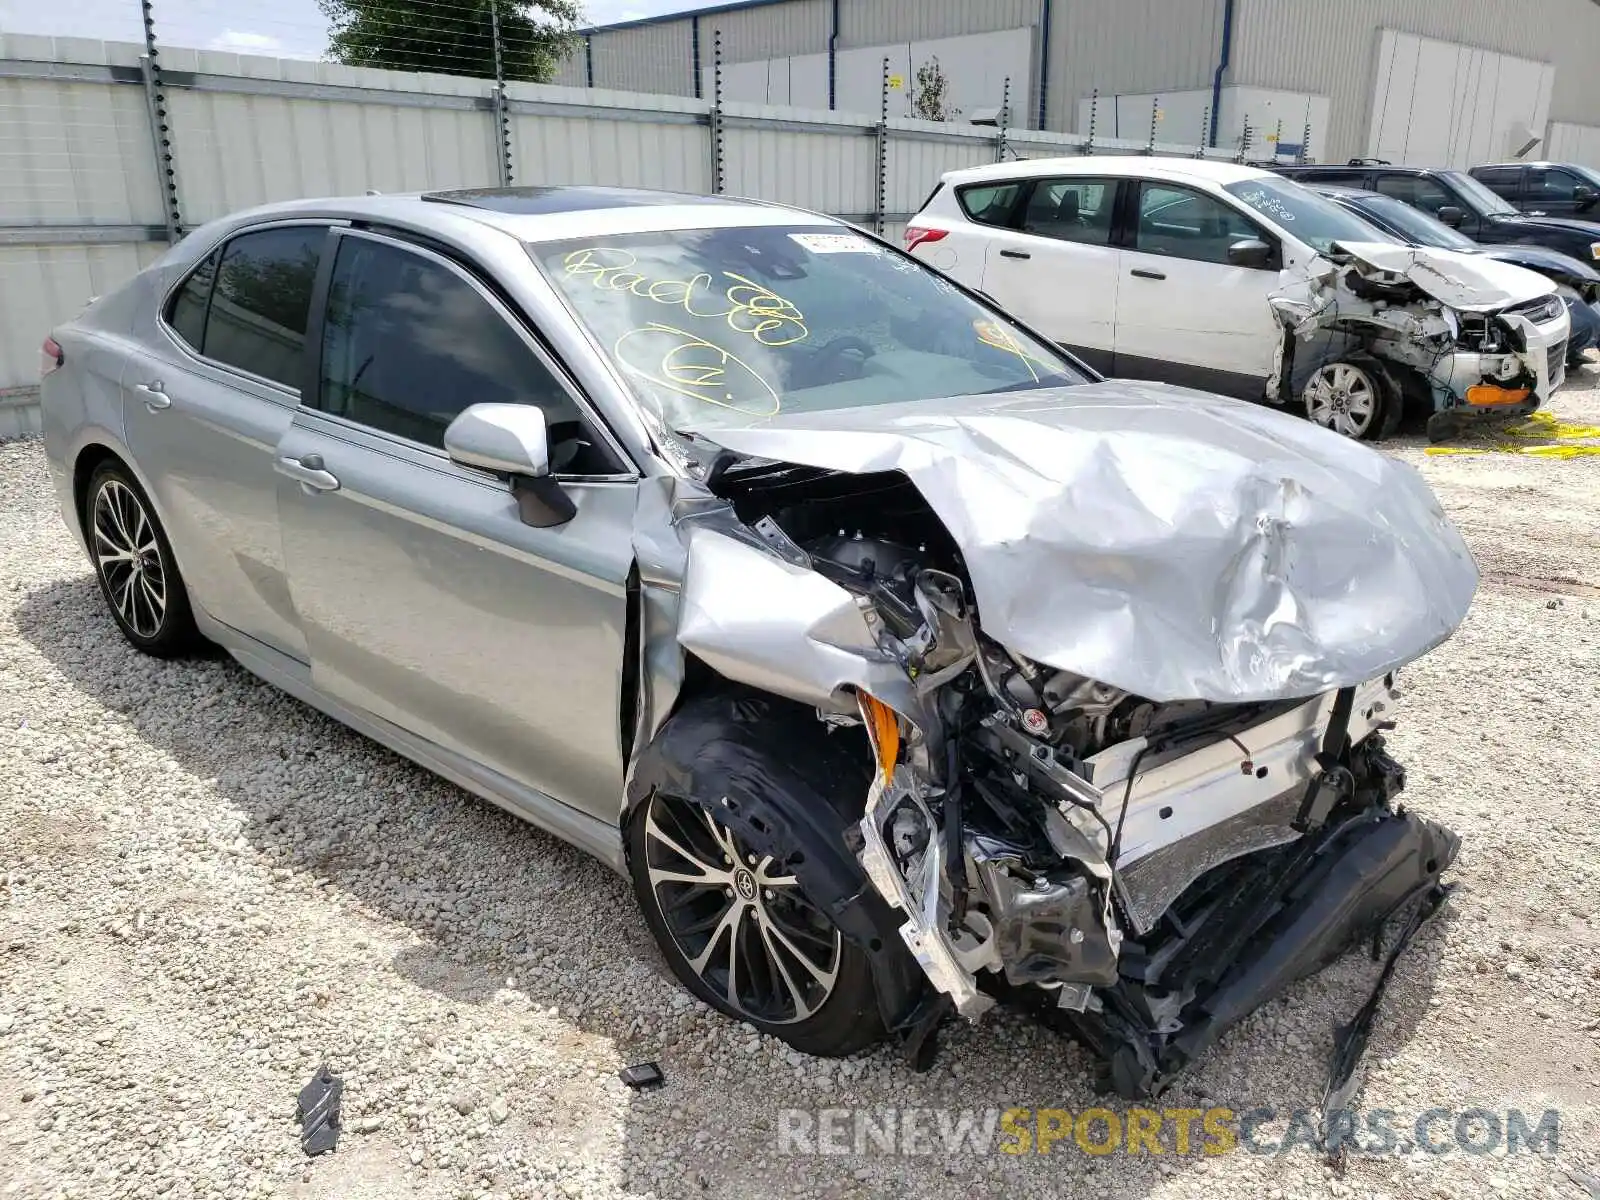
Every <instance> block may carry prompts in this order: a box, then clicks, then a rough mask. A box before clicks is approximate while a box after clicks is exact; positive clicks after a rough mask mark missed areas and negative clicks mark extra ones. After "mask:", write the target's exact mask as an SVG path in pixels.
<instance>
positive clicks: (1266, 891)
mask: <svg viewBox="0 0 1600 1200" xmlns="http://www.w3.org/2000/svg"><path fill="white" fill-rule="evenodd" d="M1458 846H1459V842H1458V839H1457V838H1456V835H1455V834H1453V833H1451V832H1450V831H1449V830H1448V829H1445V828H1444V827H1443V826H1441V825H1437V824H1435V823H1434V822H1432V821H1428V820H1425V819H1423V818H1421V817H1417V816H1414V815H1411V814H1407V813H1394V812H1384V811H1381V810H1378V811H1369V812H1364V813H1360V814H1357V815H1356V816H1353V817H1350V818H1348V819H1347V820H1345V821H1343V822H1341V823H1339V824H1338V825H1335V826H1332V827H1330V828H1328V829H1325V830H1324V831H1322V832H1321V833H1320V834H1319V835H1316V836H1313V837H1307V838H1306V839H1305V840H1304V841H1303V842H1301V843H1298V844H1295V845H1291V846H1284V847H1280V848H1278V849H1275V850H1270V851H1263V852H1261V853H1260V854H1258V855H1252V856H1250V858H1248V859H1245V860H1242V861H1241V862H1239V863H1235V864H1230V865H1229V866H1228V867H1227V868H1224V869H1223V873H1222V875H1220V876H1219V877H1218V878H1216V879H1211V880H1202V881H1200V882H1199V883H1197V884H1196V885H1195V887H1194V888H1192V889H1191V891H1190V893H1189V894H1187V895H1186V896H1185V897H1184V898H1183V899H1180V901H1179V903H1178V904H1176V905H1175V906H1174V913H1173V917H1174V919H1173V920H1172V921H1171V922H1170V927H1168V928H1164V929H1162V930H1160V931H1158V932H1157V933H1156V934H1155V936H1153V937H1152V938H1150V939H1147V940H1146V941H1145V942H1143V943H1141V944H1139V945H1137V946H1135V945H1129V946H1127V947H1125V952H1124V966H1123V972H1122V978H1121V980H1120V981H1119V982H1118V984H1117V986H1116V987H1114V988H1109V989H1102V990H1100V991H1098V992H1097V993H1096V995H1097V997H1098V998H1099V1000H1100V1005H1099V1006H1098V1008H1097V1009H1090V1010H1088V1011H1085V1012H1081V1013H1076V1012H1072V1011H1070V1010H1059V1009H1058V1010H1056V1017H1057V1020H1058V1021H1059V1022H1060V1023H1061V1024H1062V1025H1063V1026H1064V1027H1065V1028H1066V1029H1068V1030H1069V1031H1071V1032H1072V1033H1074V1034H1075V1035H1076V1036H1077V1037H1079V1038H1080V1039H1081V1040H1082V1041H1083V1042H1084V1043H1085V1044H1086V1045H1088V1046H1089V1047H1090V1048H1091V1049H1093V1050H1094V1051H1095V1052H1096V1053H1097V1054H1098V1056H1099V1057H1100V1058H1101V1059H1102V1061H1103V1062H1104V1063H1105V1072H1106V1078H1105V1082H1106V1083H1107V1084H1108V1085H1109V1086H1110V1087H1111V1088H1112V1089H1114V1090H1115V1091H1116V1092H1117V1093H1118V1094H1119V1095H1121V1096H1124V1097H1127V1098H1129V1099H1136V1098H1139V1097H1143V1096H1154V1095H1159V1094H1160V1093H1161V1092H1162V1091H1163V1090H1164V1089H1165V1088H1166V1087H1167V1086H1169V1085H1170V1084H1171V1082H1172V1081H1173V1079H1174V1078H1175V1077H1176V1076H1177V1075H1178V1074H1179V1073H1180V1072H1181V1071H1182V1070H1183V1069H1184V1068H1185V1067H1187V1066H1188V1065H1189V1064H1190V1063H1192V1062H1193V1061H1194V1060H1195V1059H1196V1058H1198V1057H1199V1056H1200V1055H1201V1054H1202V1053H1203V1052H1204V1051H1205V1050H1206V1049H1208V1048H1209V1047H1210V1046H1212V1045H1213V1044H1215V1042H1216V1041H1217V1039H1218V1038H1220V1037H1221V1036H1222V1035H1223V1034H1224V1033H1225V1032H1226V1031H1227V1030H1229V1029H1231V1028H1232V1027H1233V1026H1235V1025H1237V1024H1238V1023H1239V1022H1240V1021H1242V1020H1243V1019H1244V1018H1245V1017H1247V1016H1249V1015H1250V1014H1251V1013H1252V1012H1254V1011H1255V1010H1256V1009H1258V1008H1260V1007H1261V1006H1262V1005H1263V1004H1266V1003H1267V1002H1268V1001H1270V1000H1273V999H1274V998H1276V997H1278V996H1280V995H1282V994H1283V992H1284V991H1285V989H1287V988H1288V987H1289V986H1290V985H1291V984H1293V983H1295V982H1296V981H1297V980H1300V979H1303V978H1305V977H1306V976H1307V975H1310V974H1313V973H1314V972H1316V971H1317V970H1319V969H1321V968H1322V967H1324V966H1326V965H1327V964H1328V963H1329V962H1331V961H1332V960H1333V959H1334V958H1337V957H1338V956H1339V955H1340V954H1341V953H1343V952H1344V951H1345V950H1346V949H1348V948H1349V947H1350V946H1351V945H1352V944H1354V943H1355V942H1357V941H1358V940H1360V939H1361V938H1363V937H1365V936H1368V935H1371V934H1373V933H1375V932H1376V931H1377V930H1378V928H1379V927H1380V926H1381V925H1382V924H1383V923H1384V922H1385V921H1387V920H1388V919H1389V918H1391V917H1393V916H1395V915H1397V913H1398V912H1399V911H1400V910H1401V909H1402V908H1404V907H1405V905H1406V904H1407V903H1408V902H1412V901H1417V900H1420V899H1422V898H1423V897H1425V896H1426V895H1427V894H1428V893H1429V892H1430V891H1431V890H1432V889H1434V888H1436V887H1438V886H1439V877H1440V875H1441V874H1442V873H1443V872H1444V871H1445V870H1446V869H1447V868H1449V866H1450V865H1451V863H1453V862H1454V861H1455V857H1456V851H1457V848H1458ZM1218 884H1226V885H1231V886H1224V887H1221V888H1219V887H1218V886H1217V885H1218ZM1219 892H1220V894H1217V893H1219ZM1191 909H1200V910H1201V911H1199V912H1191V911H1189V910H1191ZM1186 917H1187V918H1188V921H1187V923H1185V918H1186Z"/></svg>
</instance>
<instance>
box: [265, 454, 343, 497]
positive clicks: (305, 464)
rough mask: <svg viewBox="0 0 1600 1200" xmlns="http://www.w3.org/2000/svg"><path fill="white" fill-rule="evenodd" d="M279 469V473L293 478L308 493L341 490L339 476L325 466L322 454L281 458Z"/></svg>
mask: <svg viewBox="0 0 1600 1200" xmlns="http://www.w3.org/2000/svg"><path fill="white" fill-rule="evenodd" d="M277 470H278V474H280V475H287V476H288V477H289V478H290V479H293V480H294V481H295V482H296V483H298V484H299V485H300V486H301V487H302V488H303V489H305V491H306V492H307V493H308V494H309V493H311V492H336V491H338V490H339V477H338V476H337V475H335V474H333V473H332V472H331V471H328V470H325V469H324V468H323V465H322V455H320V454H307V455H304V456H303V457H301V458H280V459H278V467H277Z"/></svg>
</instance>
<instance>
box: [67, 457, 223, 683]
mask: <svg viewBox="0 0 1600 1200" xmlns="http://www.w3.org/2000/svg"><path fill="white" fill-rule="evenodd" d="M83 533H84V540H85V541H86V542H87V543H88V545H89V555H90V559H91V561H92V562H93V563H94V568H95V578H97V579H98V580H99V581H100V594H101V595H102V596H104V597H105V600H106V607H107V608H109V609H110V610H111V618H112V620H114V621H115V622H116V623H117V628H118V629H120V630H121V631H122V636H123V637H125V638H127V639H128V641H129V642H130V643H132V645H133V646H134V648H135V649H138V650H141V651H143V652H144V653H145V654H149V655H152V656H153V657H155V658H176V657H179V656H180V655H184V654H189V653H191V652H193V651H194V650H196V649H198V648H199V647H200V646H201V645H202V644H203V641H204V639H202V638H201V636H200V631H199V630H198V629H197V628H196V627H195V623H194V612H193V610H191V609H190V607H189V593H188V590H187V589H186V588H185V587H184V584H183V576H182V575H181V574H180V573H179V571H178V561H177V559H175V558H174V557H173V555H172V545H171V543H170V542H168V541H167V532H166V530H165V529H163V528H162V527H161V522H160V521H159V520H157V518H156V514H155V509H154V508H153V507H152V505H151V504H150V499H149V497H148V496H146V495H145V493H144V489H143V488H141V487H140V486H139V483H138V481H137V480H136V479H134V477H133V475H132V474H131V473H130V472H129V471H128V469H127V468H126V467H124V466H123V465H122V464H121V463H118V462H104V463H101V464H100V466H98V467H96V468H95V471H94V474H93V475H91V476H90V477H89V486H88V488H87V490H86V491H85V493H84V498H83Z"/></svg>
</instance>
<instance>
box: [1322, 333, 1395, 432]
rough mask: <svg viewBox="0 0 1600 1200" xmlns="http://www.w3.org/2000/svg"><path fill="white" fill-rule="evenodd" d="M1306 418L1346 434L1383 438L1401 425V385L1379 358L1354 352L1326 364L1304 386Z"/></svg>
mask: <svg viewBox="0 0 1600 1200" xmlns="http://www.w3.org/2000/svg"><path fill="white" fill-rule="evenodd" d="M1300 396H1301V401H1302V403H1304V405H1305V410H1306V418H1307V419H1308V420H1310V421H1312V422H1313V423H1314V424H1317V425H1321V426H1322V427H1323V428H1324V429H1331V430H1333V432H1334V433H1339V434H1343V435H1344V436H1345V437H1349V438H1357V439H1360V440H1365V441H1380V440H1382V439H1383V438H1386V437H1390V436H1392V435H1393V434H1394V431H1395V430H1396V429H1398V428H1399V427H1400V413H1401V407H1402V400H1401V393H1400V387H1399V385H1398V384H1397V383H1395V381H1394V377H1393V376H1392V375H1391V374H1390V373H1389V371H1388V369H1387V368H1386V367H1384V365H1383V364H1382V363H1380V362H1379V361H1378V360H1377V359H1375V358H1373V357H1372V356H1370V355H1366V354H1351V355H1348V356H1346V357H1344V358H1340V359H1336V360H1335V361H1333V362H1327V363H1323V364H1322V365H1321V366H1319V367H1318V368H1317V369H1316V370H1315V371H1313V372H1312V373H1311V377H1310V378H1309V379H1308V380H1306V384H1305V387H1304V388H1302V389H1301V393H1300Z"/></svg>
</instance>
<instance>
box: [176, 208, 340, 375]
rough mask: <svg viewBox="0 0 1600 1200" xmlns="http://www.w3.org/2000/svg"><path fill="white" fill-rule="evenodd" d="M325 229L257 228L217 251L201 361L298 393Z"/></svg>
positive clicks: (296, 227)
mask: <svg viewBox="0 0 1600 1200" xmlns="http://www.w3.org/2000/svg"><path fill="white" fill-rule="evenodd" d="M326 240H327V230H326V229H324V228H323V227H322V226H319V225H290V226H284V227H282V228H279V229H263V230H261V231H260V232H258V233H246V234H243V235H241V236H239V237H236V238H234V239H233V241H231V242H229V243H228V244H227V246H226V247H225V248H224V249H223V253H222V265H221V267H220V268H219V269H218V271H217V282H216V286H215V288H214V289H213V291H212V296H211V309H210V315H209V317H208V318H207V319H206V323H205V343H204V348H203V352H204V354H205V356H206V357H207V358H210V359H214V360H215V361H217V362H220V363H225V364H227V365H228V366H230V367H237V368H239V369H240V370H242V371H249V372H250V373H251V374H252V375H260V376H261V377H262V378H264V379H271V380H273V381H275V382H277V383H281V384H283V385H284V386H285V387H292V388H298V387H299V386H300V378H301V374H302V363H303V361H304V352H305V342H306V316H307V314H308V313H309V312H310V311H311V288H312V285H313V284H314V283H315V282H316V278H317V263H318V261H319V259H320V257H321V254H322V245H323V242H324V241H326Z"/></svg>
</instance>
